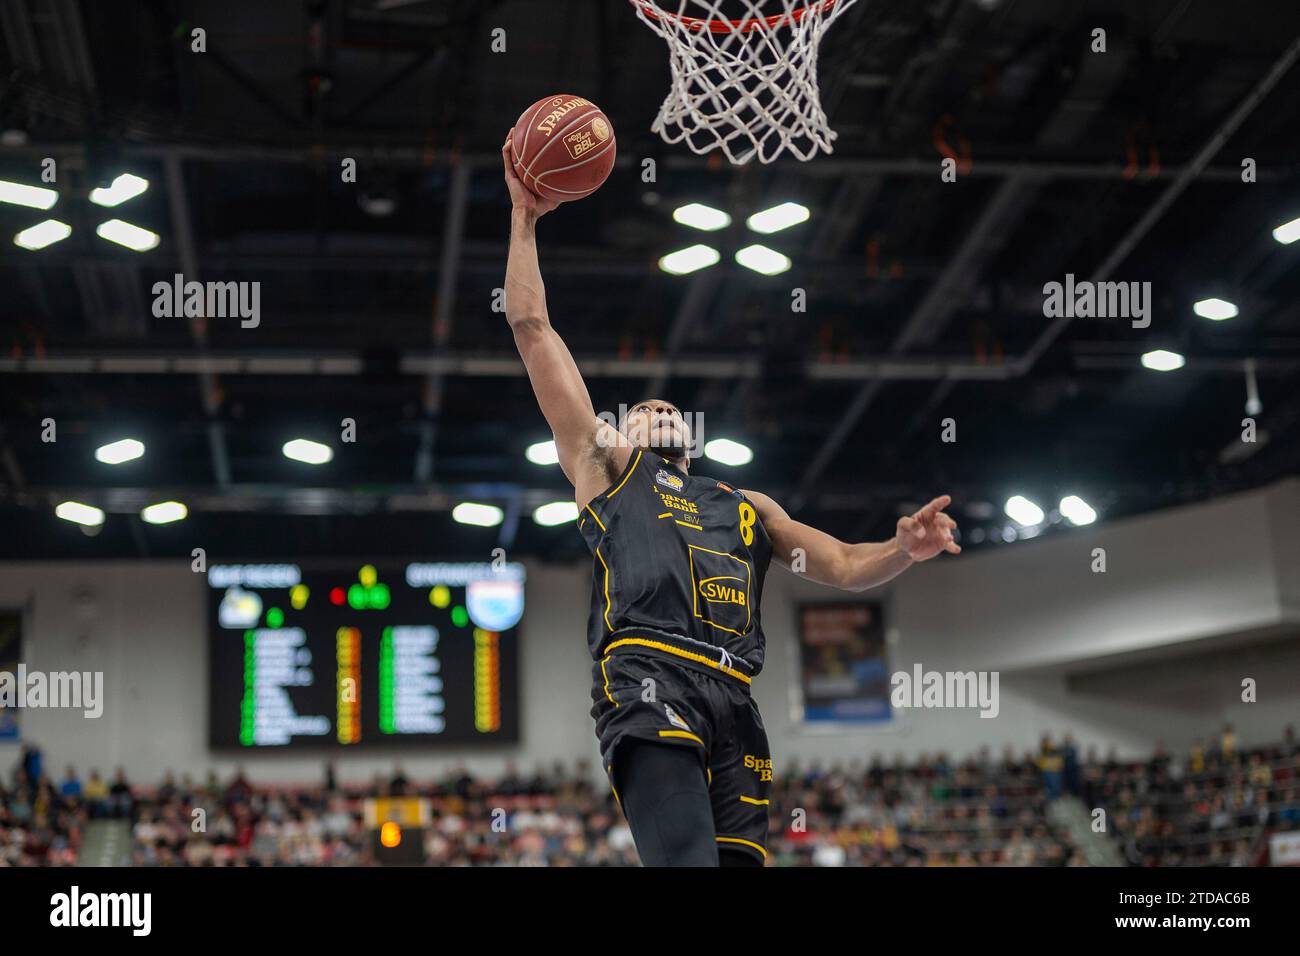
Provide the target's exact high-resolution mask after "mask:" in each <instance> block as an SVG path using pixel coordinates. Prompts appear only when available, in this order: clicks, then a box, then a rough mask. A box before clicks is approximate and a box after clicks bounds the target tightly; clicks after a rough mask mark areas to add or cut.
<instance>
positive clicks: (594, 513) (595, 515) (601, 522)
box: [583, 504, 605, 531]
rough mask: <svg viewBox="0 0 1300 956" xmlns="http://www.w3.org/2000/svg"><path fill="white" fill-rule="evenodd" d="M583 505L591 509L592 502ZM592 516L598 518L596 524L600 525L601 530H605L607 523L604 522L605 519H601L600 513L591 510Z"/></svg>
mask: <svg viewBox="0 0 1300 956" xmlns="http://www.w3.org/2000/svg"><path fill="white" fill-rule="evenodd" d="M583 507H584V508H586V509H587V510H588V511H591V505H590V504H586V505H583ZM591 516H592V517H593V518H595V519H596V524H598V525H600V530H601V531H604V530H605V524H604V522H603V521H601V520H600V515H598V514H596V512H594V511H591Z"/></svg>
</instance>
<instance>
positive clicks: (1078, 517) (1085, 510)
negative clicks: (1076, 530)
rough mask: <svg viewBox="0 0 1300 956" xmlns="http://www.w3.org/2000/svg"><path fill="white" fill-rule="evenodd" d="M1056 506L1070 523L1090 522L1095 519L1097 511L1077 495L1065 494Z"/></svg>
mask: <svg viewBox="0 0 1300 956" xmlns="http://www.w3.org/2000/svg"><path fill="white" fill-rule="evenodd" d="M1056 507H1057V510H1058V511H1060V512H1061V514H1062V515H1063V516H1064V517H1065V519H1066V520H1067V521H1069V522H1070V524H1092V523H1093V522H1094V521H1096V520H1097V512H1096V511H1095V510H1093V507H1092V506H1091V505H1090V504H1088V502H1086V501H1084V500H1083V499H1082V498H1080V497H1079V496H1078V495H1066V496H1065V497H1064V498H1062V499H1061V503H1060V504H1059V505H1057V506H1056Z"/></svg>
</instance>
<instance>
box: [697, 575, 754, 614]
mask: <svg viewBox="0 0 1300 956" xmlns="http://www.w3.org/2000/svg"><path fill="white" fill-rule="evenodd" d="M700 597H702V598H704V600H706V601H708V602H709V603H710V604H736V605H739V606H740V607H744V606H745V581H744V579H743V578H736V577H731V576H730V575H727V576H723V577H716V578H705V579H704V580H703V581H701V582H700Z"/></svg>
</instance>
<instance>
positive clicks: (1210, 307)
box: [1192, 299, 1237, 322]
mask: <svg viewBox="0 0 1300 956" xmlns="http://www.w3.org/2000/svg"><path fill="white" fill-rule="evenodd" d="M1192 311H1193V312H1195V313H1196V314H1197V315H1199V316H1200V317H1201V318H1203V319H1213V320H1214V321H1215V322H1222V321H1223V320H1224V319H1235V318H1236V317H1237V307H1236V306H1235V305H1233V304H1232V303H1231V302H1228V301H1227V300H1225V299H1201V301H1199V302H1195V303H1193V304H1192Z"/></svg>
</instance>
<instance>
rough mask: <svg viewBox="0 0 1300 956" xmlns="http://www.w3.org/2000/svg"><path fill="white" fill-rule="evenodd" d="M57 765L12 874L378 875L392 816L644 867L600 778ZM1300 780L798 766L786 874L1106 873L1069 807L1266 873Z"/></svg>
mask: <svg viewBox="0 0 1300 956" xmlns="http://www.w3.org/2000/svg"><path fill="white" fill-rule="evenodd" d="M43 761H44V757H43V755H42V753H41V752H40V751H39V750H38V749H37V748H35V747H30V746H29V747H27V748H25V749H24V751H23V753H22V757H21V759H20V761H19V762H18V764H17V765H16V766H15V767H14V768H13V771H12V772H11V774H10V775H9V779H8V780H7V781H4V780H0V866H7V865H20V866H21V865H52V866H58V865H70V864H72V863H73V862H75V861H76V860H77V857H78V854H79V852H80V851H81V846H82V841H83V838H84V835H85V833H86V829H87V826H88V824H89V823H90V822H91V821H94V820H97V819H105V820H118V821H121V824H120V825H122V826H126V827H129V828H130V832H131V838H132V839H131V851H130V852H131V862H132V863H134V864H135V865H137V866H354V865H368V864H372V863H375V862H377V861H378V860H380V859H381V858H382V856H383V854H384V852H385V851H384V850H383V849H382V848H380V846H379V841H378V839H377V836H376V832H375V830H374V829H373V828H372V827H370V826H368V825H367V824H366V822H365V806H366V800H367V799H368V798H373V797H413V798H419V799H420V800H421V801H422V806H424V807H425V808H427V813H428V824H427V825H426V826H424V827H423V828H422V833H421V834H420V838H421V839H422V841H423V846H422V847H421V848H420V849H421V850H422V854H421V856H422V858H423V860H424V862H425V863H426V864H427V865H431V866H494V865H511V866H635V865H636V864H637V856H636V848H635V846H634V844H633V841H632V835H631V833H630V831H629V830H628V828H627V825H626V823H625V822H624V821H623V818H622V814H621V812H620V811H619V809H618V806H617V804H616V802H615V800H614V798H613V796H612V794H611V793H610V791H609V789H608V787H606V786H595V785H593V784H592V783H591V780H592V773H591V768H590V767H589V766H587V765H585V764H583V763H579V764H577V765H576V766H572V767H567V766H563V765H560V764H556V765H554V766H552V767H549V768H539V769H538V770H537V771H535V772H533V773H530V774H523V773H520V772H519V771H518V770H517V769H516V768H515V767H514V766H512V765H507V768H506V771H505V773H504V774H503V775H502V776H501V777H500V778H498V779H495V780H488V779H484V778H481V777H475V776H472V775H471V774H469V773H467V772H465V771H464V770H463V769H457V770H452V771H450V772H448V773H447V774H445V775H444V776H442V777H441V778H439V779H436V780H430V781H420V782H413V781H411V780H410V779H408V778H407V776H406V774H405V773H404V772H403V771H402V770H401V769H400V768H395V769H394V771H393V772H392V773H391V774H390V775H386V776H384V777H377V778H376V779H374V780H372V781H370V782H369V783H367V784H357V785H353V784H340V783H339V782H338V781H337V780H336V779H335V774H334V770H333V768H332V767H330V766H327V767H326V772H325V777H324V779H323V780H322V781H321V783H320V784H318V785H315V786H290V787H283V786H267V785H264V784H256V785H255V784H253V783H252V782H250V781H249V779H248V778H247V776H246V775H245V774H244V773H243V772H242V771H239V772H236V774H235V775H234V776H233V777H232V778H231V779H228V780H225V781H222V780H220V779H219V778H218V776H217V774H216V773H215V772H211V773H209V774H208V776H207V778H206V779H205V780H203V781H201V782H197V781H195V780H192V779H191V778H190V777H189V776H182V777H181V778H180V779H179V780H177V779H176V778H175V777H174V776H173V775H172V774H168V775H167V776H166V777H165V778H164V779H163V780H162V782H161V783H158V784H156V785H152V786H140V785H134V784H131V783H129V782H128V781H127V779H126V775H125V773H124V772H123V771H122V770H121V769H119V770H117V771H116V772H115V773H114V774H113V775H112V777H111V779H105V778H104V777H102V776H101V775H100V773H99V772H98V771H97V770H92V771H90V773H89V774H88V775H87V776H86V777H85V778H84V779H83V778H82V777H81V776H80V775H79V774H78V773H77V772H76V771H75V770H74V769H73V768H71V767H69V768H66V769H65V771H64V773H63V775H62V777H61V778H60V779H59V780H58V781H57V782H55V781H54V780H52V779H51V778H50V776H49V775H48V773H47V772H46V769H45V767H44V765H43ZM1298 761H1300V747H1298V746H1297V743H1296V740H1295V733H1294V730H1293V729H1292V728H1290V727H1288V728H1287V730H1286V733H1285V735H1284V738H1283V740H1282V742H1281V743H1279V744H1276V745H1272V746H1268V747H1259V748H1254V749H1249V750H1240V749H1238V747H1237V745H1236V738H1235V734H1234V733H1233V731H1232V728H1231V727H1226V728H1224V730H1223V731H1222V733H1220V734H1218V735H1216V736H1215V737H1214V738H1213V739H1212V740H1210V741H1208V742H1207V741H1201V742H1198V743H1197V744H1196V745H1195V746H1193V748H1192V749H1191V750H1190V751H1189V752H1188V753H1187V754H1185V755H1183V756H1181V757H1180V758H1178V759H1174V758H1173V757H1171V756H1170V755H1169V754H1168V753H1167V752H1166V751H1165V749H1164V747H1163V746H1157V748H1156V750H1155V752H1154V753H1153V754H1152V755H1151V757H1150V758H1148V759H1146V760H1141V761H1121V760H1118V759H1117V758H1116V757H1115V756H1114V755H1113V753H1112V754H1111V755H1109V756H1106V757H1102V756H1101V755H1099V754H1098V753H1097V752H1096V750H1095V749H1094V750H1090V751H1089V752H1088V753H1087V754H1086V755H1080V753H1079V752H1078V750H1077V748H1076V747H1075V745H1074V743H1073V742H1072V740H1071V738H1070V737H1069V736H1066V737H1065V738H1063V739H1062V740H1060V741H1059V742H1056V741H1053V740H1051V739H1050V738H1044V739H1043V740H1042V742H1041V743H1040V746H1039V748H1038V749H1037V751H1030V752H1025V753H1023V754H1021V755H1019V756H1017V755H1015V754H1014V753H1012V752H1011V751H1006V752H1004V753H1003V754H1002V755H1001V757H999V758H995V757H993V755H992V754H991V753H990V752H989V751H988V749H987V748H985V749H984V750H981V751H980V752H979V753H978V754H975V755H973V756H971V757H969V758H968V759H966V760H964V761H961V762H954V761H951V760H950V759H949V758H948V757H947V756H946V755H943V754H935V755H922V756H921V757H919V758H918V759H917V760H915V761H912V762H906V761H904V760H903V759H902V758H901V757H898V758H895V759H894V760H892V761H890V762H886V761H884V760H882V759H881V758H879V757H876V758H873V759H871V760H870V761H851V762H847V763H836V764H832V765H830V766H822V765H821V764H812V765H809V766H807V767H801V766H798V765H794V764H792V765H790V766H789V767H788V768H787V769H786V770H785V771H784V772H778V773H777V775H776V777H775V779H774V781H773V789H772V795H771V804H770V812H771V836H770V838H769V845H768V851H769V859H768V864H769V865H777V866H1082V865H1088V863H1089V862H1090V861H1089V860H1088V859H1087V857H1086V856H1085V853H1084V850H1083V848H1082V847H1081V846H1080V845H1079V843H1080V841H1079V839H1078V835H1077V833H1076V834H1075V835H1072V834H1071V832H1070V828H1069V827H1068V826H1066V825H1064V824H1063V823H1062V822H1061V815H1060V814H1054V813H1053V812H1052V808H1053V806H1054V804H1055V802H1056V800H1057V798H1059V797H1061V796H1072V797H1078V798H1079V799H1080V800H1081V801H1082V802H1083V804H1082V805H1083V807H1085V808H1101V809H1102V810H1104V811H1105V813H1106V814H1107V815H1108V818H1109V823H1108V827H1107V831H1106V832H1108V833H1110V834H1112V836H1113V838H1114V839H1115V840H1116V841H1117V845H1118V847H1119V849H1120V851H1121V856H1122V858H1123V860H1125V861H1126V862H1128V863H1129V864H1130V865H1135V866H1176V865H1219V866H1227V865H1235V866H1242V865H1252V864H1259V863H1261V862H1264V861H1265V860H1264V857H1265V855H1266V842H1265V836H1266V834H1267V833H1268V832H1269V831H1272V830H1280V829H1300V801H1298V800H1297V780H1296V776H1295V774H1296V769H1297V762H1298ZM408 849H409V846H408ZM1093 862H1095V861H1093Z"/></svg>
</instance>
